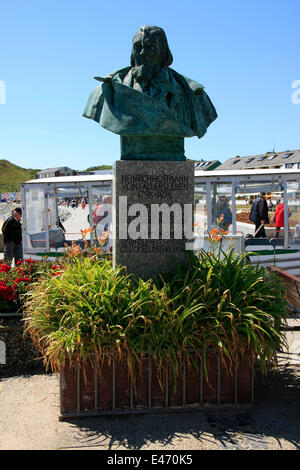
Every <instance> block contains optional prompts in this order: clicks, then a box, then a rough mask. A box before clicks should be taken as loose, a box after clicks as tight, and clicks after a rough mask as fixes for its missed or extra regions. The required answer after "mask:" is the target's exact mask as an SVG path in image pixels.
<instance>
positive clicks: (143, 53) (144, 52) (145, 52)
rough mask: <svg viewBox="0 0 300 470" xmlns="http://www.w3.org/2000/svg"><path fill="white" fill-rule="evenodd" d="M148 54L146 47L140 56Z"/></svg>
mask: <svg viewBox="0 0 300 470" xmlns="http://www.w3.org/2000/svg"><path fill="white" fill-rule="evenodd" d="M147 54H148V51H147V49H145V48H144V47H142V49H141V52H140V55H147Z"/></svg>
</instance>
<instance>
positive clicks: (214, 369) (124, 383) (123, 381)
mask: <svg viewBox="0 0 300 470" xmlns="http://www.w3.org/2000/svg"><path fill="white" fill-rule="evenodd" d="M207 361H208V362H207V364H208V381H209V383H207V381H206V379H205V376H204V373H203V368H202V366H201V365H200V364H199V369H198V370H197V369H196V368H189V367H187V366H186V365H185V366H184V367H183V370H182V374H180V375H179V377H178V380H177V388H176V391H175V390H174V383H173V377H172V375H171V373H170V371H166V373H165V374H164V377H163V384H161V385H162V387H161V386H160V384H159V381H158V379H157V369H156V367H155V365H154V363H153V361H152V360H151V358H150V357H148V355H145V357H144V359H143V364H142V374H141V376H139V375H138V377H137V379H136V385H135V387H134V386H133V385H132V383H131V381H130V379H129V378H128V366H127V363H126V361H124V362H121V363H120V362H114V361H112V362H111V364H110V365H109V364H108V362H107V363H104V366H103V368H102V369H101V375H99V374H98V373H97V371H96V370H95V369H94V368H93V367H92V365H91V364H90V363H86V364H84V365H83V364H79V365H75V364H72V365H70V363H66V364H65V365H64V366H63V367H62V369H61V371H60V420H63V419H66V418H72V417H74V418H75V417H80V416H81V417H84V416H91V415H94V416H101V415H103V416H105V415H118V414H130V413H147V412H148V413H149V412H152V413H153V412H159V411H160V412H166V411H173V412H174V411H188V410H196V409H200V410H201V409H205V410H207V409H208V408H209V407H212V408H214V409H215V408H218V407H219V408H226V407H230V406H235V407H247V406H250V405H251V404H252V403H253V371H252V369H251V368H245V367H239V368H238V369H237V370H235V371H234V373H233V374H232V375H231V374H228V373H227V371H226V369H225V368H224V367H223V365H222V363H221V361H220V358H219V357H216V356H209V357H208V360H207ZM200 362H201V361H200Z"/></svg>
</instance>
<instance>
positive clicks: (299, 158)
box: [218, 150, 300, 170]
mask: <svg viewBox="0 0 300 470" xmlns="http://www.w3.org/2000/svg"><path fill="white" fill-rule="evenodd" d="M286 163H300V150H285V151H284V152H267V153H262V154H260V155H249V156H247V157H240V156H237V157H234V158H229V159H228V160H227V161H226V162H224V163H222V164H221V165H220V166H219V167H218V170H250V169H254V168H257V169H259V168H269V167H273V168H274V167H275V166H279V167H280V166H282V165H285V164H286Z"/></svg>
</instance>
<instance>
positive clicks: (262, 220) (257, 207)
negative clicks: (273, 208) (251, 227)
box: [249, 193, 269, 238]
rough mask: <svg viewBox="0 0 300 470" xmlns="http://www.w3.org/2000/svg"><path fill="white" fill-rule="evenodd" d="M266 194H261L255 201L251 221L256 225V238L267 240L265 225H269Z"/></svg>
mask: <svg viewBox="0 0 300 470" xmlns="http://www.w3.org/2000/svg"><path fill="white" fill-rule="evenodd" d="M265 196H266V193H260V195H259V196H258V198H257V199H255V201H253V204H252V208H251V212H250V217H249V219H250V221H251V222H253V223H254V224H255V235H254V236H255V238H267V235H266V231H265V224H268V223H269V216H268V204H267V201H266V197H265Z"/></svg>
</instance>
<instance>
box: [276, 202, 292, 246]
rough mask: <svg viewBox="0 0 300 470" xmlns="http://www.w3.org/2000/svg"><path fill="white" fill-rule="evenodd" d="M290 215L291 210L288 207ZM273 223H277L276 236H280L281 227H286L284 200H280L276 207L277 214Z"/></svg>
mask: <svg viewBox="0 0 300 470" xmlns="http://www.w3.org/2000/svg"><path fill="white" fill-rule="evenodd" d="M289 216H290V210H289V208H288V217H289ZM273 223H275V227H276V233H275V238H279V233H280V229H281V227H283V228H284V205H283V202H280V201H279V204H278V206H277V207H276V211H275V215H274V218H273Z"/></svg>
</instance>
